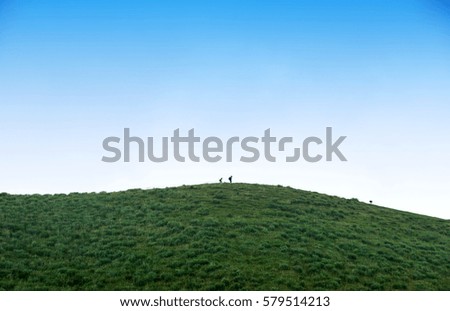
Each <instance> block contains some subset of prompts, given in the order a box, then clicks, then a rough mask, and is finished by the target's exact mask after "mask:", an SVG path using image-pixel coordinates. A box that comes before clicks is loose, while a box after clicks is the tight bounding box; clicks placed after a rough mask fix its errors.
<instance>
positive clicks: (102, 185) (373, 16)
mask: <svg viewBox="0 0 450 311" xmlns="http://www.w3.org/2000/svg"><path fill="white" fill-rule="evenodd" d="M448 8H449V4H448V1H438V0H430V1H425V0H420V1H419V0H416V1H415V0H408V1H406V0H399V1H384V0H378V1H347V0H344V1H331V0H330V1H321V0H315V1H4V0H3V1H1V0H0V118H1V122H0V139H1V145H0V154H1V156H0V157H1V158H0V174H1V176H2V177H1V178H0V191H6V192H12V193H55V192H72V191H89V192H90V191H102V190H119V189H127V188H133V187H142V188H150V187H164V186H173V185H180V184H190V183H203V182H215V181H216V180H217V179H218V178H219V177H220V176H224V177H226V176H228V175H230V174H233V175H234V176H235V179H236V180H237V181H242V182H258V183H271V184H282V185H290V186H292V187H296V188H302V189H306V190H314V191H319V192H324V193H328V194H334V195H339V196H344V197H349V198H351V197H356V198H359V199H360V200H363V201H368V200H373V201H374V202H375V203H377V204H380V205H385V206H389V207H393V208H397V209H403V210H409V211H412V212H416V213H421V214H427V215H433V216H438V217H442V218H450V206H449V204H448V203H447V198H446V192H447V191H448V189H449V188H450V182H449V180H448V176H450V165H449V164H448V157H449V155H450V142H449V140H448V134H449V133H450V124H449V122H448V120H449V117H450V87H449V85H450V57H449V55H450V19H449V14H450V10H449V9H448ZM327 126H332V127H333V128H334V131H335V132H336V134H337V135H346V136H347V137H348V138H347V140H346V142H345V144H344V145H343V150H344V152H345V154H346V156H347V158H348V162H331V163H325V162H320V163H316V164H311V163H305V162H302V163H282V162H278V163H268V162H264V161H259V162H258V163H253V164H245V165H244V164H242V163H216V164H209V163H177V162H173V161H171V162H168V163H163V164H155V163H150V162H147V163H115V164H105V163H103V162H101V160H100V159H101V157H102V156H103V155H104V151H103V149H102V140H103V139H104V138H105V137H107V136H120V135H121V134H122V131H123V128H124V127H129V128H131V131H132V133H134V134H135V135H139V136H142V137H147V136H167V135H170V134H171V133H172V131H173V130H174V129H176V128H180V129H181V130H182V131H183V130H184V132H187V130H188V129H190V128H195V129H196V132H197V133H198V134H199V135H201V136H202V137H206V136H213V135H216V136H221V137H224V138H226V137H231V136H233V135H240V136H242V137H243V136H252V135H253V136H261V135H262V134H263V132H264V130H265V129H267V128H271V129H272V132H273V133H274V134H276V135H277V136H294V139H295V138H299V139H301V138H304V137H306V136H311V135H317V136H320V135H323V132H324V131H325V127H327Z"/></svg>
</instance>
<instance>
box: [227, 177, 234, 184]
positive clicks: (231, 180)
mask: <svg viewBox="0 0 450 311" xmlns="http://www.w3.org/2000/svg"><path fill="white" fill-rule="evenodd" d="M228 180H229V181H230V184H231V183H232V182H233V176H230V177H228Z"/></svg>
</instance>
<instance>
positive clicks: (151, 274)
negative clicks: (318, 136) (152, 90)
mask: <svg viewBox="0 0 450 311" xmlns="http://www.w3.org/2000/svg"><path fill="white" fill-rule="evenodd" d="M0 230H1V231H0V289H2V290H450V234H449V232H450V222H449V221H448V220H442V219H437V218H433V217H427V216H421V215H416V214H411V213H407V212H401V211H397V210H392V209H387V208H383V207H379V206H375V205H370V204H365V203H361V202H359V201H358V200H356V199H351V200H347V199H342V198H338V197H332V196H327V195H323V194H319V193H314V192H307V191H301V190H295V189H292V188H285V187H280V186H278V187H277V186H264V185H252V184H208V185H196V186H182V187H178V188H167V189H153V190H128V191H124V192H115V193H83V194H81V193H72V194H70V195H62V194H60V195H8V194H4V193H3V194H0Z"/></svg>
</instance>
